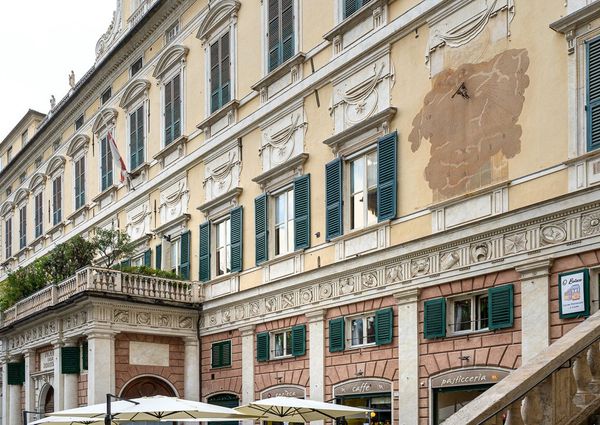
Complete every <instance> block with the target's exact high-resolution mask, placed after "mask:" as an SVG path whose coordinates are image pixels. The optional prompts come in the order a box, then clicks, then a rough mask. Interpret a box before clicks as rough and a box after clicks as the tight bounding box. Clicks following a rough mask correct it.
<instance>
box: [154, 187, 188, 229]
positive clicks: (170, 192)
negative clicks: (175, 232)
mask: <svg viewBox="0 0 600 425" xmlns="http://www.w3.org/2000/svg"><path fill="white" fill-rule="evenodd" d="M189 201H190V195H189V190H188V187H187V179H186V178H185V177H184V178H182V179H180V180H178V181H175V182H171V183H170V184H169V185H167V186H165V187H163V188H161V190H160V222H161V225H162V224H166V223H169V222H171V221H173V220H175V219H177V218H179V217H181V216H183V215H184V214H187V212H188V204H189Z"/></svg>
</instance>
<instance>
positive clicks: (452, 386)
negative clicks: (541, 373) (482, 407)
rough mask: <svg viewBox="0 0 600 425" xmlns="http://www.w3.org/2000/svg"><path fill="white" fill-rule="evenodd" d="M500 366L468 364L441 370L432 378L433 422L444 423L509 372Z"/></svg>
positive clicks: (435, 423)
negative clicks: (455, 368) (473, 366)
mask: <svg viewBox="0 0 600 425" xmlns="http://www.w3.org/2000/svg"><path fill="white" fill-rule="evenodd" d="M509 373H510V371H509V370H505V369H499V368H487V367H484V368H465V369H457V370H451V371H448V372H444V373H441V374H439V375H436V376H434V377H432V378H431V379H430V385H429V388H430V400H431V403H430V406H431V407H430V409H431V415H430V417H431V423H432V424H433V425H438V424H441V423H443V422H444V421H445V420H446V419H448V418H449V417H450V416H451V415H453V414H454V413H456V412H457V411H458V410H459V409H461V408H462V407H463V406H465V405H467V404H468V403H469V402H470V401H471V400H473V399H474V398H475V397H477V396H478V395H479V394H481V393H483V392H484V391H485V390H487V389H488V388H490V387H491V386H493V385H494V384H496V383H497V382H499V381H501V380H502V379H503V378H505V377H506V376H508V374H509Z"/></svg>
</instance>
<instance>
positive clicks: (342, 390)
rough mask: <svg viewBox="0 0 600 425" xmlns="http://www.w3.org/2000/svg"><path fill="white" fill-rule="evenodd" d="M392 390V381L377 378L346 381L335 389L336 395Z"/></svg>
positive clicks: (389, 391)
mask: <svg viewBox="0 0 600 425" xmlns="http://www.w3.org/2000/svg"><path fill="white" fill-rule="evenodd" d="M391 392H392V384H391V383H390V382H387V381H381V380H377V379H361V380H358V381H352V382H346V383H345V384H340V385H338V386H336V387H335V388H334V389H333V395H334V397H342V396H348V395H360V394H375V393H391Z"/></svg>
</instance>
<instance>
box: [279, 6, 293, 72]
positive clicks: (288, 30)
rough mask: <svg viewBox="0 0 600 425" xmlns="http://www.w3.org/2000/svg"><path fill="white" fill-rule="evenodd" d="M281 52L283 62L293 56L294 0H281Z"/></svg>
mask: <svg viewBox="0 0 600 425" xmlns="http://www.w3.org/2000/svg"><path fill="white" fill-rule="evenodd" d="M280 45H281V49H280V51H281V53H280V61H281V63H284V62H285V61H287V60H288V59H289V58H291V57H292V56H294V50H295V46H294V0H281V42H280Z"/></svg>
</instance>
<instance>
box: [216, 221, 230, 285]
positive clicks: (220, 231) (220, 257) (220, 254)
mask: <svg viewBox="0 0 600 425" xmlns="http://www.w3.org/2000/svg"><path fill="white" fill-rule="evenodd" d="M215 228H216V229H215V230H216V232H215V233H216V239H215V243H216V254H217V276H221V275H223V274H226V273H230V272H231V261H230V260H231V220H230V218H229V217H227V219H225V220H223V221H221V222H219V223H217V224H216V225H215Z"/></svg>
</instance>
